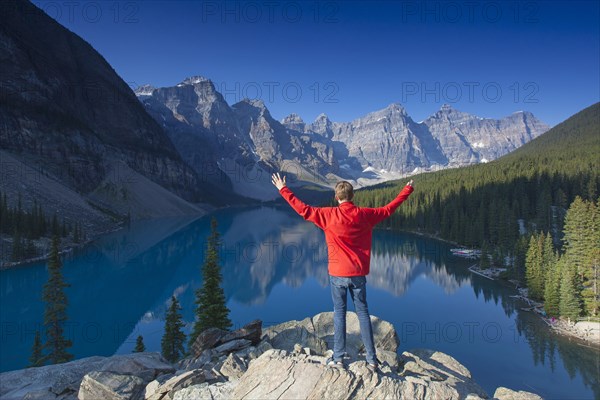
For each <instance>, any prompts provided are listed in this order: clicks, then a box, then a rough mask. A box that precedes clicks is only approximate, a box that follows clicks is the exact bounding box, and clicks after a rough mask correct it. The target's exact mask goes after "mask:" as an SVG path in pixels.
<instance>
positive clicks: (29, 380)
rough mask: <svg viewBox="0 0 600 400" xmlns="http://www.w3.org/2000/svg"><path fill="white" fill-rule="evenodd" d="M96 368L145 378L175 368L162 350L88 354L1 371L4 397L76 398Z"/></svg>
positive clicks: (5, 399)
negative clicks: (82, 356)
mask: <svg viewBox="0 0 600 400" xmlns="http://www.w3.org/2000/svg"><path fill="white" fill-rule="evenodd" d="M92 371H109V372H114V373H116V374H129V373H131V374H133V375H136V376H143V377H144V378H145V379H147V378H148V377H150V376H152V377H155V376H158V375H160V374H163V373H172V372H174V371H175V369H174V368H173V367H172V366H171V365H170V364H168V363H166V362H165V361H164V359H163V358H162V356H161V355H160V354H159V353H151V352H147V353H132V354H124V355H116V356H112V357H99V356H95V357H86V358H82V359H79V360H75V361H70V362H67V363H63V364H56V365H46V366H43V367H37V368H27V369H21V370H17V371H9V372H3V373H1V374H0V398H2V399H3V400H16V399H19V400H21V399H23V398H25V396H26V395H27V396H29V398H31V399H34V398H40V397H43V398H45V399H54V398H56V397H58V396H60V397H61V399H65V398H69V396H70V397H71V398H76V397H77V393H78V391H79V386H80V384H81V381H82V379H83V377H84V376H85V375H86V374H88V373H90V372H92ZM152 379H153V378H152Z"/></svg>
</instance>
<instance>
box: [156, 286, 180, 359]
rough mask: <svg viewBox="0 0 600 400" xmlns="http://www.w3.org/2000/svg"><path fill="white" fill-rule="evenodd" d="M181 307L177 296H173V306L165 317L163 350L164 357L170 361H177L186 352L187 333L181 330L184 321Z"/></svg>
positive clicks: (161, 343) (161, 344)
mask: <svg viewBox="0 0 600 400" xmlns="http://www.w3.org/2000/svg"><path fill="white" fill-rule="evenodd" d="M179 310H181V307H180V306H179V302H178V301H177V298H176V297H175V296H171V306H170V307H169V310H168V311H167V316H166V318H165V333H164V334H163V337H162V340H161V342H160V346H161V352H162V355H163V357H164V358H165V359H166V360H167V361H169V362H172V363H174V362H176V361H177V360H179V359H180V358H181V356H182V355H183V354H184V353H185V350H184V348H183V344H184V342H185V334H184V333H183V331H182V330H181V328H182V327H183V325H184V324H183V321H182V320H181V314H179Z"/></svg>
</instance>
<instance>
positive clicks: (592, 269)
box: [581, 199, 600, 316]
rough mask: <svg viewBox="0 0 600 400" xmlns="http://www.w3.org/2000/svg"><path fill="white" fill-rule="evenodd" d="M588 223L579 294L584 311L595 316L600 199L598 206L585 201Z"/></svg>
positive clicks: (599, 272) (599, 265)
mask: <svg viewBox="0 0 600 400" xmlns="http://www.w3.org/2000/svg"><path fill="white" fill-rule="evenodd" d="M586 203H587V204H586V205H587V217H588V225H587V227H586V232H585V235H584V238H585V239H584V240H585V242H586V243H585V256H584V260H583V265H582V271H581V272H582V278H583V290H582V292H581V296H582V298H583V302H584V305H585V311H586V313H587V314H589V315H593V316H596V315H598V311H599V309H600V293H599V292H600V287H599V286H600V282H599V280H600V199H598V206H596V204H594V203H593V202H586Z"/></svg>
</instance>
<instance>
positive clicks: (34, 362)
mask: <svg viewBox="0 0 600 400" xmlns="http://www.w3.org/2000/svg"><path fill="white" fill-rule="evenodd" d="M42 349H43V346H42V338H41V336H40V331H35V337H34V338H33V347H32V348H31V357H30V358H29V367H41V366H42V360H43V355H42Z"/></svg>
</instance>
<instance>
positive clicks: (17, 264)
mask: <svg viewBox="0 0 600 400" xmlns="http://www.w3.org/2000/svg"><path fill="white" fill-rule="evenodd" d="M126 226H127V225H126V224H124V225H121V226H117V227H115V228H112V229H108V230H105V231H100V232H97V233H95V234H94V235H93V236H92V237H91V238H90V239H88V240H86V241H85V242H81V243H76V244H69V245H68V246H65V247H64V248H61V249H60V250H59V251H58V254H59V255H65V254H69V253H71V252H73V250H75V249H77V248H80V247H84V246H85V245H87V244H89V243H92V242H93V241H94V240H97V239H98V238H99V237H101V236H103V235H108V234H109V233H113V232H117V231H120V230H121V229H123V228H125V227H126ZM49 257H50V253H49V252H48V253H46V254H43V255H40V256H37V257H33V258H27V259H25V260H21V261H8V262H2V263H1V264H0V271H4V270H8V269H13V268H26V267H28V266H29V265H31V264H34V263H36V262H39V261H47V260H48V258H49Z"/></svg>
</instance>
